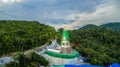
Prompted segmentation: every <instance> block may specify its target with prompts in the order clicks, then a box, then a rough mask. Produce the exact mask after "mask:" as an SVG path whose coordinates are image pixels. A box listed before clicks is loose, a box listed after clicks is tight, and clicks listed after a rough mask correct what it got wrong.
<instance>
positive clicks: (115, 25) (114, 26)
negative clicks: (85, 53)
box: [80, 22, 120, 31]
mask: <svg viewBox="0 0 120 67" xmlns="http://www.w3.org/2000/svg"><path fill="white" fill-rule="evenodd" d="M89 28H107V29H110V30H113V31H120V22H111V23H107V24H103V25H100V26H97V25H94V24H88V25H86V26H83V27H82V28H80V29H89Z"/></svg>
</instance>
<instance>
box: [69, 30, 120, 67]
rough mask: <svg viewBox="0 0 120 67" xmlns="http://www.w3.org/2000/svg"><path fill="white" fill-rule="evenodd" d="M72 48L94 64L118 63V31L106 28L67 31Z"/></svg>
mask: <svg viewBox="0 0 120 67" xmlns="http://www.w3.org/2000/svg"><path fill="white" fill-rule="evenodd" d="M69 32H70V39H71V42H72V43H73V44H74V48H75V49H76V50H78V51H79V53H80V54H81V55H82V56H85V57H87V58H88V62H90V63H91V64H94V65H109V64H111V63H114V62H117V63H120V49H119V48H120V32H115V31H111V30H108V29H106V28H99V29H96V28H88V29H78V30H73V31H69Z"/></svg>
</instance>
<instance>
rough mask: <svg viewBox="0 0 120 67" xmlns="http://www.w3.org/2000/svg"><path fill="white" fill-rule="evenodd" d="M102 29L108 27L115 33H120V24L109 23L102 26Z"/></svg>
mask: <svg viewBox="0 0 120 67" xmlns="http://www.w3.org/2000/svg"><path fill="white" fill-rule="evenodd" d="M100 27H106V28H108V29H111V30H114V31H120V22H112V23H107V24H103V25H100Z"/></svg>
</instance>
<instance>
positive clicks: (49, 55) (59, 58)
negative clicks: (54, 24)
mask: <svg viewBox="0 0 120 67" xmlns="http://www.w3.org/2000/svg"><path fill="white" fill-rule="evenodd" d="M79 56H80V55H79V53H78V52H77V51H76V50H73V49H72V47H71V45H70V40H69V34H68V31H67V30H65V29H64V30H63V32H62V41H61V44H60V45H59V44H58V43H57V40H56V39H54V40H53V41H52V43H51V45H49V46H47V49H46V50H45V54H44V57H46V59H48V60H49V62H50V63H51V64H52V65H65V64H78V61H79V62H81V63H82V62H83V61H82V60H80V59H79V60H78V57H79Z"/></svg>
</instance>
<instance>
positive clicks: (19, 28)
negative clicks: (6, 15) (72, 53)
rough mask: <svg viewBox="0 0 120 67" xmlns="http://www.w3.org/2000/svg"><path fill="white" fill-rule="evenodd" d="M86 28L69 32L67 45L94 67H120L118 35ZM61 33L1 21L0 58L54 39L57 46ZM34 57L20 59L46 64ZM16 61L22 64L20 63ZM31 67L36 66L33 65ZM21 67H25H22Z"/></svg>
mask: <svg viewBox="0 0 120 67" xmlns="http://www.w3.org/2000/svg"><path fill="white" fill-rule="evenodd" d="M88 26H90V28H89V27H88ZM88 26H87V27H85V29H84V28H81V29H77V30H69V35H70V42H71V43H73V44H74V48H75V49H76V50H78V51H79V53H80V54H81V55H82V56H85V57H87V58H88V62H89V63H91V64H94V65H109V64H111V63H114V62H117V63H120V49H119V48H120V32H119V31H112V30H108V28H107V29H106V28H105V26H103V27H104V28H103V27H102V26H101V27H99V28H97V26H94V25H88ZM109 27H110V26H109ZM114 29H115V28H114ZM62 30H63V28H61V29H59V30H58V32H57V31H56V30H55V29H54V28H53V27H50V26H48V25H44V24H40V23H39V22H36V21H15V20H2V21H0V56H3V55H7V54H10V53H13V52H18V51H25V50H28V49H31V48H34V47H38V46H41V45H44V44H45V43H46V42H50V40H51V39H52V38H55V37H56V36H57V37H56V38H58V42H59V43H60V40H61V32H62ZM33 55H35V56H36V57H33ZM33 55H32V57H31V58H28V57H25V56H24V55H20V57H19V58H24V59H25V60H24V61H28V63H29V61H31V60H35V61H37V62H39V63H41V64H42V65H46V64H48V62H47V61H45V59H44V58H43V57H39V56H38V55H36V54H33ZM37 58H42V60H37ZM19 61H20V63H24V61H22V60H20V59H19ZM15 64H18V63H16V62H11V63H10V64H8V66H9V65H12V66H14V65H15ZM26 64H27V63H26ZM31 64H32V63H31ZM34 64H35V65H36V63H34V62H33V65H34ZM18 65H19V64H18ZM23 66H25V65H24V64H23Z"/></svg>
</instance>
